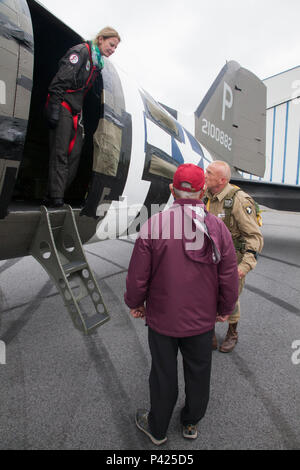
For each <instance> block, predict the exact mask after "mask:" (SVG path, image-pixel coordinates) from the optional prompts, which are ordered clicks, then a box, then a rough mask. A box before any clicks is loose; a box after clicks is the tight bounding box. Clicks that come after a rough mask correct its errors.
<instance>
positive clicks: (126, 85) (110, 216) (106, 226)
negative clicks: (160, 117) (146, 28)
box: [96, 67, 151, 240]
mask: <svg viewBox="0 0 300 470" xmlns="http://www.w3.org/2000/svg"><path fill="white" fill-rule="evenodd" d="M116 68H117V67H116ZM118 74H119V77H120V80H121V83H122V87H123V92H124V98H125V109H126V112H127V113H129V114H130V115H131V119H132V150H131V157H130V165H129V170H128V176H127V181H126V184H125V188H124V191H123V194H122V198H121V199H122V200H120V201H113V203H112V204H111V206H110V208H109V210H108V212H107V214H106V216H105V217H104V219H103V220H102V221H101V222H100V224H99V225H98V227H97V232H96V236H97V238H98V239H99V240H104V239H106V238H115V237H116V236H117V237H118V236H120V235H122V234H123V232H125V231H126V229H127V228H128V227H129V226H130V224H131V223H132V222H133V220H134V219H135V218H136V216H137V214H138V213H139V211H140V210H141V207H142V206H143V204H144V202H145V200H146V197H147V194H148V191H149V188H150V185H151V183H150V182H149V181H144V180H143V179H142V176H143V172H144V166H145V126H144V104H143V101H142V98H141V95H140V93H139V89H138V86H137V85H136V84H135V82H134V81H132V80H131V79H130V78H129V77H128V76H127V75H126V74H125V73H124V72H123V71H121V70H119V69H118Z"/></svg>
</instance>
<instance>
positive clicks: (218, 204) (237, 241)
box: [204, 161, 263, 353]
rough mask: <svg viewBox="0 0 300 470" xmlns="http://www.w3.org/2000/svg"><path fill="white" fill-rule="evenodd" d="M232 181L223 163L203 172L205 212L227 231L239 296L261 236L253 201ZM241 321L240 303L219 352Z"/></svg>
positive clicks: (227, 348)
mask: <svg viewBox="0 0 300 470" xmlns="http://www.w3.org/2000/svg"><path fill="white" fill-rule="evenodd" d="M230 179H231V171H230V167H229V165H228V164H227V163H225V162H222V161H215V162H213V163H211V164H210V165H209V166H208V167H207V170H206V173H205V180H206V188H207V189H206V193H205V197H204V202H205V203H206V207H207V210H208V211H209V212H211V213H212V214H214V215H215V216H217V217H219V218H221V219H223V221H224V223H225V224H226V225H227V228H228V229H229V230H230V233H231V236H232V239H233V243H234V246H235V249H236V255H237V262H238V274H239V295H240V294H241V292H242V289H243V287H244V285H245V276H246V274H247V273H248V272H249V271H251V270H252V269H254V268H255V266H256V263H257V260H256V259H257V254H258V253H260V252H261V250H262V248H263V237H262V234H261V231H260V229H259V226H258V223H257V218H256V207H255V203H254V201H253V199H252V198H251V196H249V195H248V194H247V193H245V192H244V191H242V190H240V189H238V188H237V187H236V186H232V185H231V184H229V181H230ZM239 319H240V302H239V300H238V302H237V304H236V308H235V310H234V312H233V313H232V315H231V316H230V317H229V319H228V323H229V327H228V331H227V335H226V338H225V340H224V342H223V343H222V345H221V346H220V348H219V350H220V351H221V352H224V353H228V352H231V351H232V350H233V349H234V347H235V345H236V343H237V341H238V332H237V326H238V321H239ZM217 347H218V345H217V338H216V335H214V339H213V349H217Z"/></svg>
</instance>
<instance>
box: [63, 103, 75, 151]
mask: <svg viewBox="0 0 300 470" xmlns="http://www.w3.org/2000/svg"><path fill="white" fill-rule="evenodd" d="M61 105H62V106H63V107H64V108H66V109H67V110H68V111H69V112H70V113H71V114H72V109H71V106H70V105H69V104H68V103H67V102H66V101H63V102H62V103H61ZM79 116H80V114H75V116H73V115H72V117H73V126H74V130H75V135H74V137H73V139H72V140H71V142H70V145H69V150H68V155H70V154H71V152H72V150H73V148H74V145H75V142H76V137H77V130H78V120H79Z"/></svg>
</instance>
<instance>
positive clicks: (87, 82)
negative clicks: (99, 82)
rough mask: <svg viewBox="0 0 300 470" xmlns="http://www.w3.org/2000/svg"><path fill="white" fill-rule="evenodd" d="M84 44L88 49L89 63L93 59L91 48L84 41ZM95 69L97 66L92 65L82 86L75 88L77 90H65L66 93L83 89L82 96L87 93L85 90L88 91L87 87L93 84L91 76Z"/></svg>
mask: <svg viewBox="0 0 300 470" xmlns="http://www.w3.org/2000/svg"><path fill="white" fill-rule="evenodd" d="M85 46H86V48H87V50H88V51H89V56H90V63H91V64H92V63H93V60H92V53H91V48H90V46H89V44H88V43H85ZM96 69H97V67H96V66H95V65H93V66H92V68H91V72H90V74H89V77H88V79H87V81H86V83H85V85H84V86H83V87H82V88H77V90H67V93H76V92H77V91H82V90H84V89H85V93H84V96H85V95H86V94H87V92H88V91H89V89H90V88H91V87H92V85H93V81H92V78H93V76H94V73H95V71H96Z"/></svg>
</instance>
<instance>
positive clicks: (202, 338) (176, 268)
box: [124, 164, 238, 445]
mask: <svg viewBox="0 0 300 470" xmlns="http://www.w3.org/2000/svg"><path fill="white" fill-rule="evenodd" d="M204 182H205V178H204V172H203V170H202V169H201V168H199V167H198V166H196V165H193V164H184V165H181V166H180V167H179V168H178V169H177V171H176V173H175V175H174V179H173V185H170V190H171V192H172V194H173V196H174V198H175V202H174V204H173V206H172V207H171V208H170V209H168V210H166V211H164V212H160V213H158V214H156V215H154V216H153V217H151V218H150V219H149V220H148V222H146V224H144V226H143V227H142V229H141V232H140V234H139V238H138V239H137V241H136V243H135V247H134V250H133V253H132V257H131V261H130V265H129V270H128V276H127V284H126V287H127V290H126V293H125V297H124V298H125V302H126V304H127V305H128V307H129V308H130V309H131V312H130V313H131V315H132V316H133V317H134V318H143V317H145V318H146V323H147V326H148V340H149V347H150V352H151V357H152V367H151V372H150V377H149V385H150V411H147V410H138V411H137V414H136V425H137V427H138V428H139V429H140V430H141V431H143V432H144V433H145V434H146V435H147V436H148V437H149V438H150V439H151V441H152V442H153V443H154V444H156V445H160V444H163V443H164V442H166V440H167V437H166V433H167V429H168V426H169V422H170V419H171V416H172V412H173V409H174V406H175V404H176V401H177V396H178V377H177V354H178V349H180V352H181V354H182V357H183V367H184V378H185V392H186V400H185V406H184V408H183V409H182V411H181V424H182V427H183V436H184V437H185V438H189V439H195V438H196V437H197V427H196V425H197V423H198V422H199V421H200V420H201V419H202V418H203V416H204V414H205V412H206V408H207V405H208V400H209V389H210V372H211V354H212V352H211V341H212V334H213V330H214V325H215V322H216V321H222V322H224V321H226V320H227V319H228V316H229V315H230V314H231V313H232V312H233V310H234V307H235V303H236V301H237V298H238V272H237V262H236V255H235V249H234V246H233V242H232V238H231V235H230V232H229V231H228V229H227V228H226V226H225V224H224V223H223V222H222V221H221V220H219V219H218V218H217V217H215V216H214V215H212V214H209V213H208V212H207V211H206V209H205V206H204V204H203V203H202V201H201V200H200V199H201V197H202V195H203V187H204ZM145 304H146V306H145ZM217 312H218V313H217Z"/></svg>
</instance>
